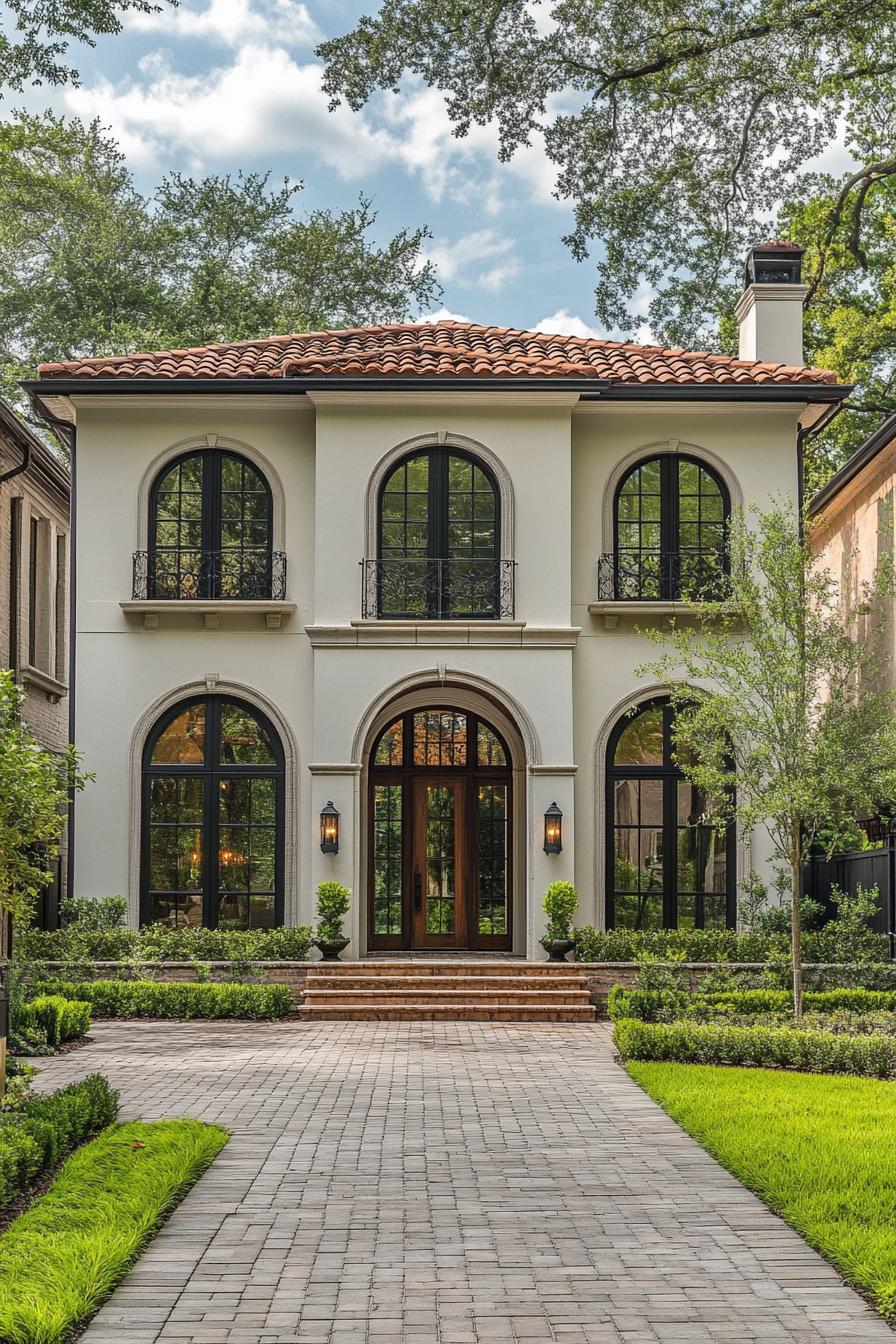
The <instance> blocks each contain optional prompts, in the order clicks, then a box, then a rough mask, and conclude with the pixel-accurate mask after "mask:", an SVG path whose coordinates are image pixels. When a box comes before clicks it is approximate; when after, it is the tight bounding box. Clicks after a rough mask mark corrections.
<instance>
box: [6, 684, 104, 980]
mask: <svg viewBox="0 0 896 1344" xmlns="http://www.w3.org/2000/svg"><path fill="white" fill-rule="evenodd" d="M23 698H24V697H23V692H22V690H21V688H20V687H19V686H18V685H17V684H16V680H15V677H14V675H13V673H12V672H10V671H8V670H7V669H5V668H0V958H2V957H5V956H6V954H7V952H6V923H7V921H6V916H7V915H8V914H11V915H12V917H13V919H15V920H21V919H24V918H25V917H26V916H27V915H28V914H29V913H30V911H31V909H32V907H33V904H34V901H35V900H36V899H37V896H38V895H39V894H40V892H41V890H42V889H43V888H44V887H45V886H46V885H47V883H48V882H49V880H50V873H49V868H48V860H51V859H54V858H55V857H56V855H57V854H58V853H59V838H60V836H61V834H62V830H63V827H64V825H65V813H66V809H67V807H68V795H69V790H70V789H73V788H74V789H80V788H83V787H84V784H85V783H86V780H87V776H85V775H83V774H81V772H80V771H79V770H78V758H77V756H76V755H75V752H74V749H73V748H71V747H70V748H69V749H68V751H66V752H63V753H62V754H61V755H56V754H54V753H53V752H51V751H46V750H45V749H44V748H43V747H41V745H40V744H39V743H38V742H37V740H36V739H35V737H34V736H33V734H32V733H31V732H30V730H29V729H28V727H27V726H26V724H24V723H23V722H22V718H21V713H20V711H21V706H22V700H23Z"/></svg>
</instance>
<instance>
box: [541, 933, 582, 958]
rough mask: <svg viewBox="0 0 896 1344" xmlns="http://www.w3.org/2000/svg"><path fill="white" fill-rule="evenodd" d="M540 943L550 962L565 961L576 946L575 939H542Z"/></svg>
mask: <svg viewBox="0 0 896 1344" xmlns="http://www.w3.org/2000/svg"><path fill="white" fill-rule="evenodd" d="M540 941H541V945H542V947H543V948H544V950H545V952H547V954H548V961H565V960H566V958H567V956H568V955H569V953H570V952H572V950H573V948H574V947H575V945H576V944H575V939H574V938H542V939H541V940H540Z"/></svg>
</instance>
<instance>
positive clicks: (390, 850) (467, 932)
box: [368, 708, 512, 951]
mask: <svg viewBox="0 0 896 1344" xmlns="http://www.w3.org/2000/svg"><path fill="white" fill-rule="evenodd" d="M368 852H369V873H370V891H369V905H368V930H369V934H368V941H369V945H370V947H371V948H372V949H376V948H383V949H388V948H395V949H414V948H420V949H423V948H431V949H438V948H446V949H448V948H451V949H454V948H481V949H483V950H484V949H488V948H491V949H494V950H495V951H498V950H506V949H509V948H510V946H511V895H512V892H511V855H512V846H511V769H510V758H509V755H508V753H507V748H506V747H505V745H504V743H503V742H502V741H501V739H500V738H499V737H498V735H497V734H496V733H495V731H494V729H492V728H491V727H489V725H487V724H486V723H484V722H483V721H482V720H480V719H477V718H476V717H475V716H474V715H472V714H466V713H463V712H455V711H450V710H444V709H441V708H440V709H435V710H425V711H412V712H411V713H409V714H406V715H404V716H402V718H400V719H397V720H396V721H395V723H393V724H390V725H389V727H388V728H386V729H385V730H384V731H383V733H382V734H381V735H380V737H379V739H378V741H377V743H376V746H375V748H374V752H373V755H372V758H371V766H370V797H369V810H368Z"/></svg>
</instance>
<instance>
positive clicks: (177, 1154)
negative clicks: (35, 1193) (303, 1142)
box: [0, 1120, 227, 1344]
mask: <svg viewBox="0 0 896 1344" xmlns="http://www.w3.org/2000/svg"><path fill="white" fill-rule="evenodd" d="M226 1142H227V1134H226V1132H225V1131H224V1130H223V1129H220V1128H219V1127H218V1126H217V1125H206V1124H202V1123H201V1122H200V1121H198V1120H157V1121H154V1122H152V1123H149V1124H142V1123H140V1122H139V1121H135V1122H133V1123H131V1124H126V1125H110V1126H109V1128H108V1129H105V1130H103V1132H102V1134H100V1135H99V1137H98V1138H96V1139H94V1140H93V1141H92V1142H91V1143H87V1144H85V1145H84V1147H83V1148H81V1149H79V1150H78V1151H77V1152H76V1153H74V1154H73V1156H71V1157H70V1158H69V1159H68V1161H67V1162H66V1163H65V1164H64V1165H63V1167H62V1169H61V1171H60V1173H59V1175H58V1176H57V1177H56V1180H55V1181H54V1182H53V1184H52V1185H51V1186H50V1188H49V1190H48V1191H47V1193H46V1194H45V1195H43V1196H42V1198H40V1199H39V1200H38V1201H37V1203H36V1204H35V1205H34V1206H33V1208H31V1209H29V1210H28V1211H27V1212H26V1213H23V1214H21V1215H20V1216H19V1217H18V1218H16V1219H15V1221H14V1222H13V1223H12V1224H11V1225H10V1227H9V1228H8V1230H7V1231H6V1232H4V1233H3V1234H2V1236H0V1340H2V1341H3V1344H61V1341H63V1340H65V1339H68V1337H69V1335H70V1332H71V1330H72V1329H73V1327H75V1326H77V1325H78V1323H79V1322H81V1321H83V1320H84V1319H85V1318H86V1317H88V1316H89V1315H91V1314H92V1313H93V1312H94V1311H96V1309H97V1307H98V1306H99V1305H100V1303H101V1302H102V1301H103V1300H104V1298H106V1297H107V1296H108V1295H109V1293H110V1292H111V1291H112V1289H113V1288H114V1287H115V1285H116V1283H117V1282H118V1281H119V1279H120V1278H121V1277H122V1275H123V1274H124V1273H125V1271H126V1270H127V1269H128V1268H129V1266H130V1265H131V1264H132V1263H133V1261H134V1259H135V1258H136V1256H137V1255H138V1254H139V1253H140V1251H141V1250H142V1249H143V1247H144V1246H145V1245H146V1243H147V1241H149V1239H150V1238H151V1237H152V1235H153V1233H154V1232H155V1230H156V1228H157V1227H158V1226H159V1223H160V1222H161V1221H162V1219H163V1218H164V1217H165V1215H166V1214H167V1213H168V1212H169V1210H170V1209H171V1208H172V1207H173V1206H174V1205H175V1204H176V1203H177V1202H178V1201H179V1200H180V1199H181V1198H182V1197H183V1196H184V1194H185V1193H186V1192H187V1190H188V1189H189V1188H190V1186H191V1185H192V1184H193V1182H194V1181H195V1180H197V1178H198V1177H199V1176H201V1175H202V1173H203V1171H204V1170H205V1169H206V1167H207V1166H208V1165H209V1163H210V1162H211V1161H212V1160H213V1159H214V1158H215V1157H216V1156H217V1154H218V1153H219V1152H220V1150H221V1148H223V1146H224V1144H225V1143H226Z"/></svg>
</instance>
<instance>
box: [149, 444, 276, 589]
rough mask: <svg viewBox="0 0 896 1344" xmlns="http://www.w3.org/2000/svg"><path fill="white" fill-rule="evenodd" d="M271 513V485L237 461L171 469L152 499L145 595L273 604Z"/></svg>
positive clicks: (214, 453)
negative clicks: (267, 600)
mask: <svg viewBox="0 0 896 1344" xmlns="http://www.w3.org/2000/svg"><path fill="white" fill-rule="evenodd" d="M272 513H273V510H272V501H271V490H270V487H269V485H268V483H267V481H266V480H265V479H264V477H263V476H262V475H261V473H260V472H259V471H258V470H257V469H256V468H255V467H254V466H253V465H252V463H251V462H248V461H247V460H246V459H245V458H244V457H239V456H238V455H237V454H236V453H227V452H219V451H218V450H217V449H207V450H206V449H203V450H202V451H199V452H190V453H185V454H184V455H183V457H179V458H177V459H176V460H175V461H174V462H169V463H168V464H167V465H166V466H165V467H164V468H163V470H162V472H161V473H160V475H159V476H158V477H157V479H156V481H155V482H154V484H153V487H152V491H151V494H150V502H149V551H148V557H147V560H148V565H147V594H146V595H147V596H148V597H154V598H230V599H238V598H242V599H244V600H258V599H262V598H270V597H271V596H272V595H273V594H272V581H273V574H272V564H273V553H272V549H271V548H272V544H273V525H272Z"/></svg>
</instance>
